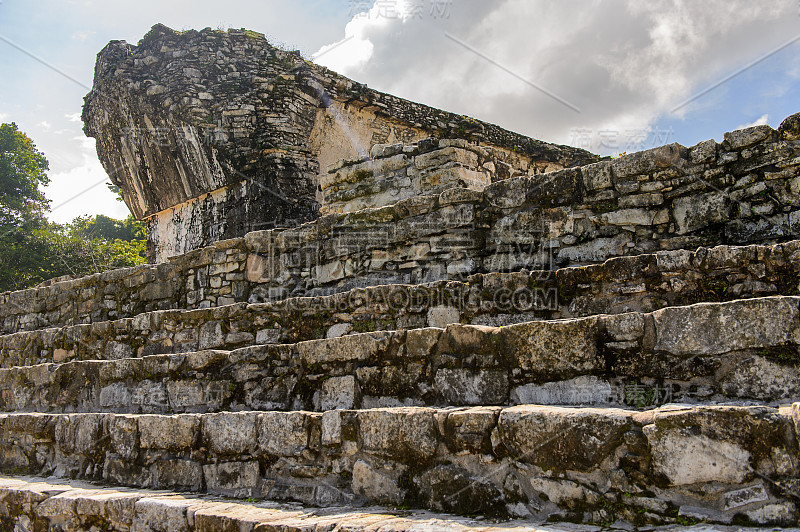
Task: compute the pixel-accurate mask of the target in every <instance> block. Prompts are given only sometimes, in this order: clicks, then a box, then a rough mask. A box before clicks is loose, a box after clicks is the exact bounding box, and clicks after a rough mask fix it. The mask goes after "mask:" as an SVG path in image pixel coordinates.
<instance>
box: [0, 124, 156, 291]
mask: <svg viewBox="0 0 800 532" xmlns="http://www.w3.org/2000/svg"><path fill="white" fill-rule="evenodd" d="M47 170H48V164H47V159H46V158H45V156H44V154H42V153H41V152H39V151H38V150H37V149H36V146H35V145H34V144H33V141H32V140H31V139H30V138H29V137H28V136H27V135H25V134H24V133H22V132H21V131H19V130H18V128H17V126H16V124H13V123H12V124H2V125H0V249H2V253H0V292H2V291H6V290H19V289H22V288H28V287H31V286H34V285H36V284H38V283H41V282H42V281H45V280H47V279H51V278H53V277H60V276H62V275H73V276H77V275H88V274H91V273H97V272H102V271H105V270H110V269H114V268H122V267H126V266H134V265H136V264H142V263H143V262H145V257H146V253H145V251H146V235H145V228H144V225H143V224H142V223H141V222H138V221H136V220H135V219H134V218H133V217H132V216H128V218H127V219H125V220H114V219H113V218H109V217H107V216H102V215H98V216H94V217H91V216H81V217H78V218H75V219H74V220H73V221H72V222H71V223H69V224H66V225H61V224H55V223H50V222H48V221H47V219H46V218H45V213H46V212H47V211H48V210H49V205H50V204H49V201H48V200H47V198H45V196H44V193H43V192H42V191H41V190H40V189H39V185H46V184H47V183H48V182H49V179H48V177H47V173H46V172H47Z"/></svg>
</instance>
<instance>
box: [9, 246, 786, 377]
mask: <svg viewBox="0 0 800 532" xmlns="http://www.w3.org/2000/svg"><path fill="white" fill-rule="evenodd" d="M798 284H800V241H792V242H789V243H786V244H779V245H775V246H756V245H754V246H717V247H714V248H700V249H698V250H697V251H694V252H689V251H664V252H659V253H652V254H644V255H639V256H636V257H619V258H615V259H611V260H609V261H606V262H605V263H603V264H597V265H591V266H582V267H572V268H561V269H558V270H555V271H541V270H540V271H533V272H527V271H523V272H518V273H495V274H486V275H483V274H479V275H474V276H471V277H469V278H467V279H466V280H465V281H463V282H462V281H449V282H436V283H429V284H425V285H387V286H377V287H369V288H363V289H362V288H359V289H353V290H350V291H348V292H343V293H339V294H333V295H329V296H318V297H313V298H311V297H308V298H289V299H285V300H282V301H276V302H265V303H256V304H250V305H247V304H245V303H239V304H233V305H226V306H222V307H215V308H209V309H201V310H162V311H152V312H148V313H144V314H140V315H138V316H137V317H135V318H126V319H121V320H116V321H111V322H98V323H92V324H85V325H74V326H67V327H62V328H56V329H44V330H37V331H23V332H18V333H15V334H10V335H5V336H0V367H11V366H15V365H33V364H40V363H48V362H61V361H64V360H87V359H98V358H108V359H111V358H122V357H131V356H145V355H151V354H163V353H179V352H189V351H197V350H202V349H227V350H230V349H236V348H239V347H243V346H247V345H253V344H270V343H295V342H300V341H305V340H315V339H321V338H325V337H334V336H341V335H343V334H352V333H357V332H365V331H375V330H393V329H408V328H418V327H426V326H436V327H443V326H445V325H447V324H449V323H459V322H460V323H471V324H477V325H493V326H500V325H508V324H512V323H518V322H524V321H531V320H536V319H560V318H570V317H580V316H588V315H593V314H603V313H608V314H616V313H621V312H628V311H645V312H646V311H650V310H653V309H657V308H662V307H667V306H678V305H688V304H693V303H699V302H704V301H726V300H733V299H739V298H746V297H757V296H767V295H791V294H796V293H797V290H798Z"/></svg>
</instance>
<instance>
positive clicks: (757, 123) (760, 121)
mask: <svg viewBox="0 0 800 532" xmlns="http://www.w3.org/2000/svg"><path fill="white" fill-rule="evenodd" d="M768 120H769V115H761V116H759V117H758V118H756V119H755V120H754V121H753V122H750V123H749V124H742V125H741V126H737V127H736V129H747V128H748V127H753V126H763V125H764V124H766V123H767V121H768Z"/></svg>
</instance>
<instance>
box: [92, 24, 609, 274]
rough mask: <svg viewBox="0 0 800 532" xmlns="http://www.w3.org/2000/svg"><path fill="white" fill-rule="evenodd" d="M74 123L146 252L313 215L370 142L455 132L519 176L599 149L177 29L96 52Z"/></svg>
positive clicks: (245, 34) (220, 37) (158, 253)
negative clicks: (334, 175)
mask: <svg viewBox="0 0 800 532" xmlns="http://www.w3.org/2000/svg"><path fill="white" fill-rule="evenodd" d="M83 120H84V123H85V130H86V133H87V135H89V136H91V137H94V138H96V139H97V150H98V155H99V156H100V160H101V161H102V163H103V165H104V167H105V169H106V171H107V172H108V173H109V176H110V177H111V180H112V181H113V182H114V183H115V184H117V185H119V186H120V187H121V188H122V191H123V195H124V197H125V199H126V202H127V204H128V206H129V207H130V209H131V212H133V213H134V215H135V216H136V217H137V218H139V219H148V220H149V222H150V246H149V249H150V258H151V260H152V261H158V262H160V261H163V260H166V258H168V257H171V256H175V255H179V254H182V253H186V252H188V251H190V250H192V249H196V248H199V247H202V246H206V245H209V244H210V243H212V242H214V241H217V240H223V239H229V238H233V237H241V236H243V235H244V234H245V233H247V232H249V231H253V230H257V229H265V228H270V227H291V226H296V225H299V224H300V223H302V222H306V221H309V220H312V219H314V218H316V217H317V216H318V215H319V203H320V201H321V199H322V198H321V196H320V194H319V191H318V185H319V182H320V178H321V177H322V176H324V175H325V173H326V171H327V169H328V167H329V165H331V164H333V163H335V162H336V161H337V160H340V159H353V158H356V157H363V156H366V155H367V154H369V153H370V150H371V148H372V147H373V146H374V145H375V144H380V143H396V142H400V143H410V142H413V141H416V140H419V139H422V138H425V137H428V136H432V135H433V136H441V137H452V136H459V137H463V138H467V139H469V140H470V141H471V142H474V143H485V144H488V145H490V146H496V147H497V149H498V150H501V151H503V152H506V153H507V154H508V157H509V158H510V159H515V160H519V161H523V163H522V164H523V165H524V166H525V167H526V171H527V172H529V173H534V172H541V171H545V170H553V169H558V168H564V167H568V166H572V165H576V164H586V163H588V162H591V161H593V160H596V157H595V156H593V155H591V154H589V153H588V152H585V151H583V150H579V149H576V148H570V147H566V146H556V145H552V144H547V143H544V142H540V141H535V140H532V139H529V138H527V137H523V136H521V135H517V134H514V133H510V132H507V131H504V130H502V129H500V128H498V127H497V126H494V125H491V124H486V123H483V122H479V121H475V120H471V119H466V118H465V117H461V116H459V115H454V114H451V113H447V112H444V111H439V110H435V109H431V108H429V107H427V106H424V105H420V104H415V103H412V102H408V101H406V100H402V99H400V98H396V97H393V96H390V95H387V94H382V93H379V92H376V91H373V90H371V89H368V88H367V87H365V86H363V85H360V84H358V83H355V82H353V81H351V80H349V79H347V78H344V77H342V76H339V75H337V74H335V73H333V72H331V71H329V70H327V69H325V68H322V67H319V66H317V65H314V64H313V63H310V62H308V61H305V60H304V59H302V57H300V56H299V54H297V53H292V52H285V51H282V50H279V49H277V48H275V47H273V46H271V45H270V44H269V43H268V42H267V41H266V39H264V37H263V35H260V34H257V33H255V32H250V31H244V30H242V31H235V30H231V31H228V32H220V31H213V30H211V29H205V30H203V31H200V32H198V31H188V32H175V31H173V30H171V29H169V28H166V27H165V26H162V25H156V26H154V27H153V29H152V30H151V31H150V32H149V33H148V34H147V35H146V36H145V37H144V38H143V39H142V40H141V41H140V42H139V44H138V45H137V46H133V45H130V44H128V43H126V42H124V41H112V42H111V43H109V45H108V46H106V48H104V49H103V50H102V51H101V52H100V54H99V55H98V58H97V64H96V67H95V82H94V86H93V88H92V92H90V93H89V95H88V96H87V97H86V104H85V107H84V112H83Z"/></svg>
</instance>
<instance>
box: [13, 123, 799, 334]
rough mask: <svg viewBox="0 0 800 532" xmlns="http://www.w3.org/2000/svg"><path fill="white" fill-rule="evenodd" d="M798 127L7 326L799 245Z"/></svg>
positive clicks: (103, 297)
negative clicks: (718, 248)
mask: <svg viewBox="0 0 800 532" xmlns="http://www.w3.org/2000/svg"><path fill="white" fill-rule="evenodd" d="M793 123H794V122H792V121H791V120H789V119H787V121H786V122H785V127H783V128H782V129H781V130H779V131H774V130H772V129H771V128H769V126H756V127H755V128H750V129H746V130H739V131H735V132H733V133H727V134H726V140H725V141H724V142H723V143H722V144H719V145H717V144H716V143H714V141H707V142H705V143H700V144H698V145H697V146H695V147H693V148H691V149H690V150H687V149H685V148H683V147H681V146H679V145H677V144H672V145H669V146H664V147H661V148H656V149H654V150H649V151H645V152H640V153H635V154H631V155H627V156H625V157H621V158H619V159H616V160H611V161H604V162H601V163H596V164H592V165H589V166H586V167H582V168H576V169H569V170H562V171H558V172H555V173H550V174H540V175H537V176H532V177H520V178H513V179H506V180H503V181H499V182H496V183H494V184H491V185H489V186H487V187H486V188H485V189H484V191H483V192H479V191H475V190H470V189H465V188H461V187H458V188H450V189H447V190H445V191H444V192H442V193H441V194H440V195H438V196H417V197H413V198H409V199H406V200H402V201H399V202H398V203H396V204H393V205H390V206H385V207H381V208H375V209H365V210H362V211H357V212H354V213H342V214H332V215H328V216H324V217H322V218H320V219H319V220H316V221H314V222H310V223H308V224H305V225H302V226H300V227H299V228H296V229H287V230H269V231H257V232H253V233H249V234H247V235H246V236H245V237H244V238H243V239H234V240H227V241H220V242H217V243H215V244H214V245H213V246H211V247H207V248H203V249H199V250H196V251H194V252H191V253H188V254H186V255H183V256H180V257H176V258H174V259H172V260H171V261H170V262H167V263H164V264H159V265H154V266H142V267H138V268H134V269H131V270H119V271H114V272H107V273H105V274H98V275H96V276H92V277H88V278H82V279H77V280H71V281H65V282H60V283H53V284H51V285H50V286H46V287H41V288H38V289H33V290H29V291H23V292H17V293H11V294H4V295H2V306H1V307H0V313H1V314H0V318H2V323H3V330H4V331H6V332H11V331H15V330H24V329H32V328H42V327H48V326H57V325H64V324H76V323H90V322H94V321H106V320H109V319H117V318H123V317H132V316H135V315H137V314H139V313H142V312H147V311H150V310H159V309H166V308H176V307H177V308H187V309H191V308H206V307H210V306H221V305H226V304H230V303H235V302H243V301H250V302H257V301H265V300H273V299H282V298H284V297H289V296H306V295H320V294H326V293H334V292H341V291H345V290H348V289H350V288H354V287H358V286H371V285H376V284H418V283H426V282H432V281H438V280H448V279H463V278H464V277H466V276H469V275H472V274H476V273H491V272H498V271H518V270H520V269H523V268H527V269H539V268H545V269H554V268H556V267H559V266H569V265H577V264H589V263H598V262H603V261H605V260H607V259H609V258H612V257H617V256H625V255H639V254H643V253H654V252H657V251H659V250H682V249H693V248H696V247H697V246H701V245H709V244H717V243H725V244H748V243H768V242H775V241H785V240H789V239H791V238H793V237H796V236H798V235H800V225H798V224H799V223H800V214H799V213H800V199H798V198H800V176H798V175H796V174H797V173H798V167H800V140H797V138H796V133H794V130H793V129H791V128H790V125H791V124H793ZM787 124H788V125H787ZM798 138H800V137H798ZM449 149H451V147H446V148H443V149H442V151H447V150H449ZM389 153H391V151H389ZM433 153H435V152H433ZM643 191H647V192H643ZM642 202H644V203H642ZM26 320H31V321H26Z"/></svg>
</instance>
